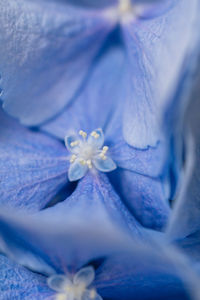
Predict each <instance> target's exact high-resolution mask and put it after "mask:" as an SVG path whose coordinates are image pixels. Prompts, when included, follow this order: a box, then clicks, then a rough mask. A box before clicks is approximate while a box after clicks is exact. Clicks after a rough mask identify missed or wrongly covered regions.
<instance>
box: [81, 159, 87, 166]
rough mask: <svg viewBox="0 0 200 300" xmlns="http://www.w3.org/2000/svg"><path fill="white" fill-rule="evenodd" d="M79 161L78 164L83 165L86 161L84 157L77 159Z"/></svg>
mask: <svg viewBox="0 0 200 300" xmlns="http://www.w3.org/2000/svg"><path fill="white" fill-rule="evenodd" d="M79 162H80V164H81V165H82V166H85V165H86V163H87V162H86V161H85V160H84V159H82V158H81V159H80V160H79Z"/></svg>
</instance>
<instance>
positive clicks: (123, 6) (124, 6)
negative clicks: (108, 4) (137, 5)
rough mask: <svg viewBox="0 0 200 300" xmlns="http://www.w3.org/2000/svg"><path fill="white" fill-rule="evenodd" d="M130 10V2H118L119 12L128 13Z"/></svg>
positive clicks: (123, 0) (127, 0)
mask: <svg viewBox="0 0 200 300" xmlns="http://www.w3.org/2000/svg"><path fill="white" fill-rule="evenodd" d="M131 10H132V4H131V1H130V0H119V11H120V13H122V14H125V13H127V12H130V11H131Z"/></svg>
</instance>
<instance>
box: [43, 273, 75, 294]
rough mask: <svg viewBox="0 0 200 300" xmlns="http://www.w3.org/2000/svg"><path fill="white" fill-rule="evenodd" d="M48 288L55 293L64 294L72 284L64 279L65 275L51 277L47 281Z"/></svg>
mask: <svg viewBox="0 0 200 300" xmlns="http://www.w3.org/2000/svg"><path fill="white" fill-rule="evenodd" d="M47 284H48V286H49V287H50V288H51V289H52V290H53V291H56V292H59V293H62V292H63V293H64V292H65V291H66V287H67V286H68V285H69V286H70V285H71V284H72V282H71V281H70V280H69V279H68V278H67V277H66V275H57V274H56V275H52V276H50V277H49V278H48V279H47Z"/></svg>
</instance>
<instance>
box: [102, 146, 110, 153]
mask: <svg viewBox="0 0 200 300" xmlns="http://www.w3.org/2000/svg"><path fill="white" fill-rule="evenodd" d="M108 149H109V147H108V146H104V147H103V150H102V152H103V153H104V154H105V153H106V152H107V151H108Z"/></svg>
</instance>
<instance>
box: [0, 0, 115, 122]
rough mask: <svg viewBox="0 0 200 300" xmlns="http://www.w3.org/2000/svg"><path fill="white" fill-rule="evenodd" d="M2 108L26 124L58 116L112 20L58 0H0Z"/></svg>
mask: <svg viewBox="0 0 200 300" xmlns="http://www.w3.org/2000/svg"><path fill="white" fill-rule="evenodd" d="M0 28H1V29H0V44H1V45H2V47H1V49H0V75H1V79H2V82H1V88H2V89H3V94H2V100H3V102H4V104H3V107H4V109H5V110H6V111H7V112H9V113H10V114H11V115H12V116H15V117H17V118H19V119H20V120H21V122H23V124H26V125H37V124H39V123H41V122H43V121H46V120H47V119H49V118H51V117H53V116H55V115H56V114H57V113H58V112H60V111H61V110H62V109H63V108H64V107H65V105H66V104H68V103H69V101H70V100H72V98H73V96H74V95H75V93H76V92H77V90H78V89H79V88H80V86H81V84H82V82H83V79H85V76H86V75H87V73H88V71H89V67H90V65H91V62H92V60H93V58H94V57H95V55H96V54H97V52H98V50H99V48H100V47H101V44H102V42H103V40H104V38H105V37H106V36H107V34H108V32H109V31H110V30H111V28H112V25H111V24H110V23H109V21H106V20H105V18H104V17H103V16H102V14H101V12H100V11H89V10H83V9H80V8H77V7H76V8H73V7H72V6H70V5H68V4H66V3H64V2H63V3H61V2H57V1H25V0H23V1H21V0H11V1H9V2H8V1H6V0H2V1H1V12H0Z"/></svg>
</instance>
